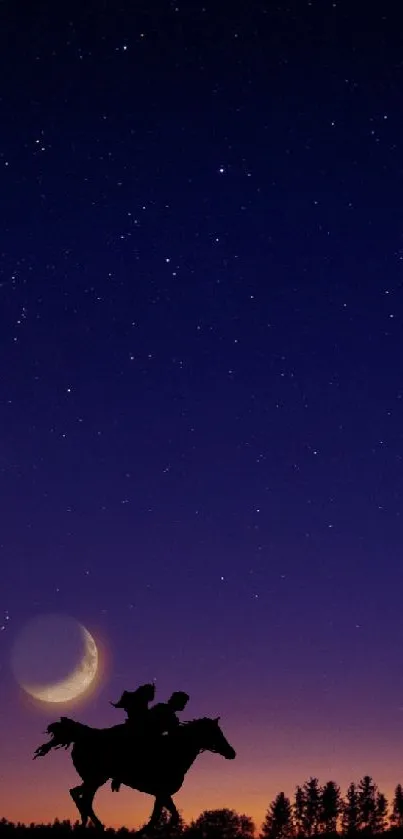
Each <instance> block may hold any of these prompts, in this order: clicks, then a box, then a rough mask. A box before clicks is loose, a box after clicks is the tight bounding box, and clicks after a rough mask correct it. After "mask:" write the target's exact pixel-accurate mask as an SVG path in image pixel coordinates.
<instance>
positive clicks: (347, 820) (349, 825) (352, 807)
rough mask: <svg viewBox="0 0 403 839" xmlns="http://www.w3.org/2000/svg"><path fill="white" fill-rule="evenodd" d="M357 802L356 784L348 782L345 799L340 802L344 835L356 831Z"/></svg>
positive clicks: (350, 834) (357, 820)
mask: <svg viewBox="0 0 403 839" xmlns="http://www.w3.org/2000/svg"><path fill="white" fill-rule="evenodd" d="M358 825H359V802H358V789H357V785H356V784H350V786H349V788H348V790H347V795H346V800H345V801H344V802H343V804H342V830H343V833H344V834H345V835H346V836H354V835H355V834H356V833H357V832H358Z"/></svg>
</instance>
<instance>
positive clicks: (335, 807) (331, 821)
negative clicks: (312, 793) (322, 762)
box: [320, 781, 342, 833]
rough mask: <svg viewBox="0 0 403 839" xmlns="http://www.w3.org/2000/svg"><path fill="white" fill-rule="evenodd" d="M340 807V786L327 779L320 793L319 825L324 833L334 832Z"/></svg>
mask: <svg viewBox="0 0 403 839" xmlns="http://www.w3.org/2000/svg"><path fill="white" fill-rule="evenodd" d="M341 809H342V801H341V795H340V787H338V786H337V784H336V783H335V782H334V781H328V782H327V783H326V784H325V786H324V787H322V790H321V794H320V825H321V828H322V829H323V830H324V832H325V833H336V831H337V825H338V821H339V816H340V813H341Z"/></svg>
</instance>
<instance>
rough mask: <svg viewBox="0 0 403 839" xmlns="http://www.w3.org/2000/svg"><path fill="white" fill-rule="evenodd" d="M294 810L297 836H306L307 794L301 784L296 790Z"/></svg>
mask: <svg viewBox="0 0 403 839" xmlns="http://www.w3.org/2000/svg"><path fill="white" fill-rule="evenodd" d="M293 811H294V824H295V830H296V833H297V836H305V813H306V796H305V790H304V789H303V788H302V787H300V786H298V787H297V788H296V790H295V798H294V806H293Z"/></svg>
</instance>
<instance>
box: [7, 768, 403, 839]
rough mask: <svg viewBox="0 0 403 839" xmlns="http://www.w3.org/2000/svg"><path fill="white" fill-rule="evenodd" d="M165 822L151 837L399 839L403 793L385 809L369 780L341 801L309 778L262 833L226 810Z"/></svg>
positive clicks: (24, 837) (20, 835)
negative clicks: (384, 838) (382, 838)
mask: <svg viewBox="0 0 403 839" xmlns="http://www.w3.org/2000/svg"><path fill="white" fill-rule="evenodd" d="M168 821H169V820H168V817H167V815H166V813H164V814H163V816H162V817H161V820H160V822H159V823H158V825H157V826H156V827H155V828H154V830H153V831H152V833H151V834H150V835H151V836H152V837H155V839H164V837H168V836H169V837H170V839H311V837H316V836H326V837H329V839H331V837H338V836H340V837H347V839H354V837H357V838H358V837H361V836H362V837H366V836H376V835H379V834H385V833H387V832H390V833H391V834H393V837H396V839H403V788H402V786H401V784H398V785H397V787H396V789H395V792H394V796H393V800H392V801H391V802H390V804H389V802H388V801H387V799H386V796H385V795H384V794H383V793H382V792H381V791H380V790H379V789H378V787H377V785H376V784H375V783H374V781H373V779H372V778H371V777H370V776H369V775H365V776H364V778H362V779H361V781H359V783H357V784H356V783H352V784H350V786H349V787H348V789H347V791H346V794H345V796H343V795H342V793H341V790H340V787H339V786H338V785H337V784H336V783H335V782H334V781H328V782H327V783H326V784H324V785H323V786H321V785H320V784H319V781H318V779H317V778H310V779H309V781H306V783H304V784H303V785H302V786H298V787H297V788H296V790H295V794H294V798H293V799H292V800H291V799H290V798H288V797H287V796H286V795H285V793H284V792H280V793H279V794H278V795H277V796H276V798H275V799H274V801H272V802H271V803H270V804H269V807H268V809H267V812H266V816H265V819H264V822H263V824H262V826H261V828H260V830H258V829H257V828H256V826H255V824H254V822H253V821H252V819H251V818H250V817H249V816H247V815H243V814H239V813H237V812H235V811H234V810H229V809H222V810H205V811H204V812H203V813H201V815H200V816H199V817H198V818H197V819H195V820H194V821H192V822H190V823H189V824H185V822H184V821H183V820H182V819H181V820H180V822H179V824H178V826H176V827H175V828H174V829H169V828H168ZM88 829H89V830H91V829H94V828H85V830H87V831H88ZM82 831H83V828H82V827H81V825H80V824H79V822H75V823H71V822H70V821H62V822H60V821H58V820H57V819H56V820H55V821H54V822H53V823H52V824H34V823H31V824H29V825H25V824H20V823H17V824H14V823H13V822H9V821H7V819H2V820H1V821H0V834H1V839H29V836H28V834H33V833H35V837H33V839H69V837H70V839H72V834H76V833H82ZM136 832H137V831H135V830H128V829H127V828H124V827H122V828H119V829H118V830H113V829H112V828H108V829H107V830H106V831H105V834H108V835H109V837H111V839H112V837H116V839H125V837H128V836H131V835H133V834H135V833H136Z"/></svg>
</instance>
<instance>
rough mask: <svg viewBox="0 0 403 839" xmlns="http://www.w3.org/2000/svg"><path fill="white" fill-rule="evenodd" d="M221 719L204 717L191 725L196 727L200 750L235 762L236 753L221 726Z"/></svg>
mask: <svg viewBox="0 0 403 839" xmlns="http://www.w3.org/2000/svg"><path fill="white" fill-rule="evenodd" d="M219 721H220V717H216V718H215V719H210V718H209V717H203V718H202V719H200V720H194V721H193V722H192V723H190V725H193V726H194V727H195V732H196V731H197V736H198V738H199V741H200V750H201V751H206V752H214V753H215V754H218V755H222V757H225V758H226V760H234V758H235V757H236V751H235V749H233V748H232V746H231V745H230V743H229V742H228V740H227V739H226V737H224V734H223V733H222V731H221V728H220V726H219Z"/></svg>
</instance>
